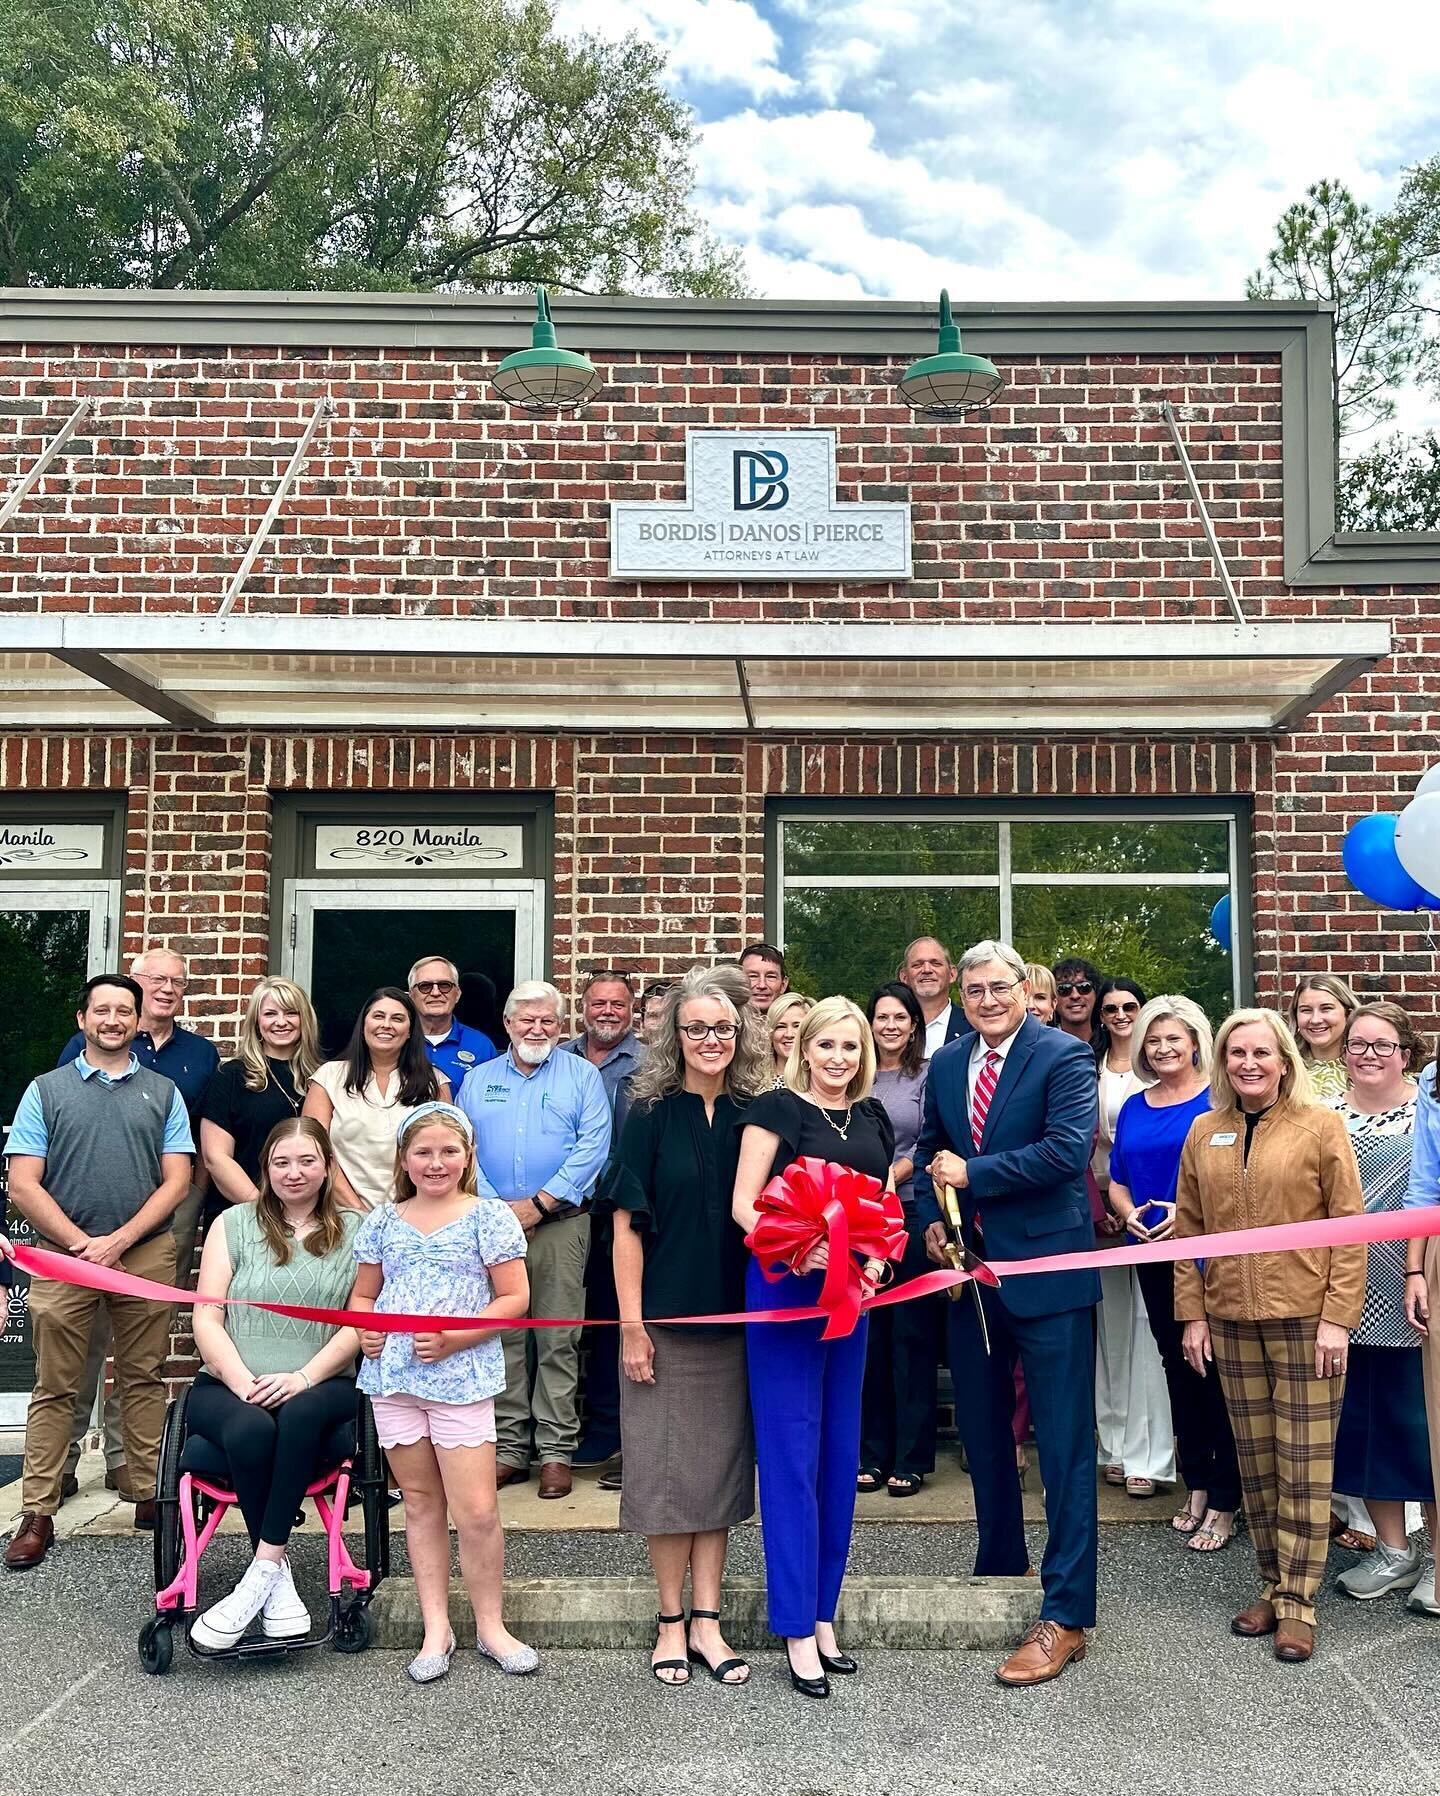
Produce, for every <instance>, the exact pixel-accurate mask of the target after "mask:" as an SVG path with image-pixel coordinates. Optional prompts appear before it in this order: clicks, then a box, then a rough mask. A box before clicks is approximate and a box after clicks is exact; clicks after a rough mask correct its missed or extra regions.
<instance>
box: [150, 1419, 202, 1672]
mask: <svg viewBox="0 0 1440 1796" xmlns="http://www.w3.org/2000/svg"><path fill="white" fill-rule="evenodd" d="M189 1402H190V1390H189V1387H188V1386H187V1387H186V1388H185V1390H184V1391H182V1392H181V1394H180V1396H178V1397H177V1398H176V1399H175V1401H174V1402H173V1403H172V1404H171V1405H170V1407H169V1408H168V1409H167V1410H166V1412H165V1427H164V1431H163V1432H162V1434H161V1436H160V1457H159V1460H158V1461H157V1463H156V1467H155V1588H156V1590H164V1589H165V1587H166V1585H167V1584H169V1583H171V1582H172V1581H173V1579H174V1577H175V1574H176V1573H177V1572H178V1571H179V1570H180V1455H181V1453H182V1452H183V1451H184V1448H185V1411H186V1408H187V1407H188V1405H189ZM164 1631H165V1633H166V1637H167V1640H168V1637H169V1630H168V1629H166V1630H164ZM143 1650H144V1649H143V1645H142V1657H143ZM167 1651H168V1649H167ZM166 1663H167V1664H168V1663H169V1660H168V1657H167V1660H166ZM160 1669H161V1670H164V1666H162V1667H161V1668H160Z"/></svg>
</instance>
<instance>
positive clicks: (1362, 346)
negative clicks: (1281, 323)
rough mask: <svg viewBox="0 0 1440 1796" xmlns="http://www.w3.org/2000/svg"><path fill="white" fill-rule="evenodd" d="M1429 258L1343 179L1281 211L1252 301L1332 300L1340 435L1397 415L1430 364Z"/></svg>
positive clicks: (1254, 278) (1251, 284)
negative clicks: (1425, 289) (1398, 393)
mask: <svg viewBox="0 0 1440 1796" xmlns="http://www.w3.org/2000/svg"><path fill="white" fill-rule="evenodd" d="M1420 262H1421V258H1420V256H1419V254H1418V252H1417V249H1416V246H1415V243H1414V240H1413V237H1412V236H1411V235H1410V234H1408V233H1407V232H1406V231H1405V230H1404V229H1402V228H1400V227H1399V226H1398V225H1397V223H1396V221H1395V220H1394V219H1393V218H1391V217H1389V216H1384V217H1377V215H1376V214H1375V213H1374V212H1372V211H1371V209H1370V208H1369V207H1368V206H1365V205H1362V204H1361V203H1360V202H1359V201H1358V200H1356V198H1355V196H1354V195H1353V194H1352V193H1351V192H1350V190H1349V188H1348V187H1346V186H1344V184H1343V183H1342V182H1339V181H1317V182H1316V183H1315V184H1314V186H1313V187H1310V188H1307V190H1306V197H1305V199H1304V201H1303V202H1302V203H1300V204H1298V205H1294V206H1290V207H1288V208H1287V209H1286V211H1285V212H1283V213H1282V214H1281V217H1280V220H1279V223H1278V224H1277V225H1276V227H1275V242H1274V244H1273V246H1272V247H1271V249H1270V252H1269V254H1268V255H1267V256H1266V258H1265V262H1264V265H1263V266H1262V267H1260V268H1258V269H1256V271H1255V273H1254V274H1252V275H1251V276H1250V278H1249V280H1248V281H1247V282H1246V283H1245V295H1246V298H1247V299H1310V300H1327V301H1329V302H1330V303H1331V304H1332V305H1333V306H1334V307H1335V333H1334V341H1333V346H1332V351H1331V377H1332V391H1333V393H1334V395H1335V411H1334V440H1335V450H1336V457H1337V460H1338V457H1339V451H1340V443H1341V439H1342V438H1343V437H1345V436H1348V435H1350V434H1351V433H1352V432H1354V431H1357V430H1364V429H1367V428H1369V427H1370V426H1371V425H1374V424H1382V423H1384V422H1385V420H1386V419H1387V418H1392V417H1394V415H1395V399H1394V392H1395V388H1396V387H1397V386H1399V385H1400V384H1401V383H1402V382H1403V381H1404V380H1406V379H1407V378H1408V377H1409V376H1410V375H1412V374H1413V373H1415V372H1416V371H1417V370H1418V369H1419V368H1420V367H1421V366H1422V365H1423V364H1424V362H1425V359H1426V356H1427V354H1428V343H1427V339H1426V335H1425V326H1424V316H1423V313H1422V311H1421V309H1420V306H1419V289H1420V278H1421V275H1420Z"/></svg>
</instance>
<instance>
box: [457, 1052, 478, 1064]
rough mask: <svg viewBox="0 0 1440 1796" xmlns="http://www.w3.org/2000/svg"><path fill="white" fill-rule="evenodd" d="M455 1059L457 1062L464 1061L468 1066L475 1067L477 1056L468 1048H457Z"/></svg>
mask: <svg viewBox="0 0 1440 1796" xmlns="http://www.w3.org/2000/svg"><path fill="white" fill-rule="evenodd" d="M455 1058H456V1059H457V1060H463V1061H464V1062H465V1063H466V1065H467V1066H468V1065H473V1063H474V1060H475V1056H474V1055H473V1054H472V1053H471V1052H470V1050H469V1049H468V1048H457V1049H456V1050H455Z"/></svg>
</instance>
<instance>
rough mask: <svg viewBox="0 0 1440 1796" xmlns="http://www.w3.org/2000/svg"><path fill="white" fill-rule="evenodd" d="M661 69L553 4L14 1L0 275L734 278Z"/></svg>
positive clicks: (352, 281) (18, 281) (283, 282)
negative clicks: (565, 30)
mask: <svg viewBox="0 0 1440 1796" xmlns="http://www.w3.org/2000/svg"><path fill="white" fill-rule="evenodd" d="M662 73H663V62H662V59H661V57H660V55H659V54H658V52H656V51H655V49H654V48H653V47H652V46H650V45H649V44H646V43H644V42H643V41H641V40H640V39H638V38H636V37H627V38H625V39H623V40H621V41H614V40H604V39H601V38H597V37H583V38H579V39H569V38H565V37H562V36H561V35H559V34H558V33H557V31H556V30H555V23H554V17H553V13H552V10H551V6H550V4H549V0H0V282H3V283H6V284H10V285H42V286H43V285H70V286H92V285H102V286H118V287H129V286H135V287H161V288H163V287H239V288H246V287H249V288H255V287H268V288H302V289H303V288H317V287H332V288H343V289H373V290H404V289H415V290H425V289H432V288H454V289H495V288H504V287H509V286H514V285H521V286H528V285H530V284H532V283H535V282H544V283H546V284H548V285H552V286H556V287H562V288H571V289H574V290H580V291H602V292H617V291H626V292H647V291H660V292H666V293H688V294H723V293H733V292H737V291H740V290H742V282H741V275H740V268H739V262H738V259H737V258H736V256H735V255H734V254H732V253H730V252H727V251H724V250H722V249H721V248H720V247H719V246H718V245H717V243H716V242H715V240H714V239H713V237H712V236H711V235H710V234H709V232H708V231H707V229H706V228H705V226H704V224H703V223H702V222H701V220H700V219H699V218H698V217H697V215H696V213H695V212H694V210H693V208H692V206H691V194H692V188H693V167H692V160H691V156H692V127H691V121H690V115H689V113H688V111H687V110H686V108H685V107H684V106H683V105H681V104H680V103H679V102H677V101H676V100H674V99H673V98H672V97H671V96H670V95H669V94H668V93H667V92H666V91H665V88H664V86H663V83H662V79H661V76H662Z"/></svg>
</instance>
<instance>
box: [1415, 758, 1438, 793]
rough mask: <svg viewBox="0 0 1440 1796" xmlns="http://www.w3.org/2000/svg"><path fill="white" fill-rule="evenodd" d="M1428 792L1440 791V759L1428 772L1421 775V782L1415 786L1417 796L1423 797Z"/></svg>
mask: <svg viewBox="0 0 1440 1796" xmlns="http://www.w3.org/2000/svg"><path fill="white" fill-rule="evenodd" d="M1427 792H1440V761H1437V762H1436V763H1435V765H1434V766H1433V767H1432V768H1431V769H1430V771H1429V772H1428V773H1422V774H1421V775H1420V783H1419V784H1418V785H1417V786H1416V788H1415V796H1416V797H1417V798H1423V797H1424V796H1425V795H1426V793H1427Z"/></svg>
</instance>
